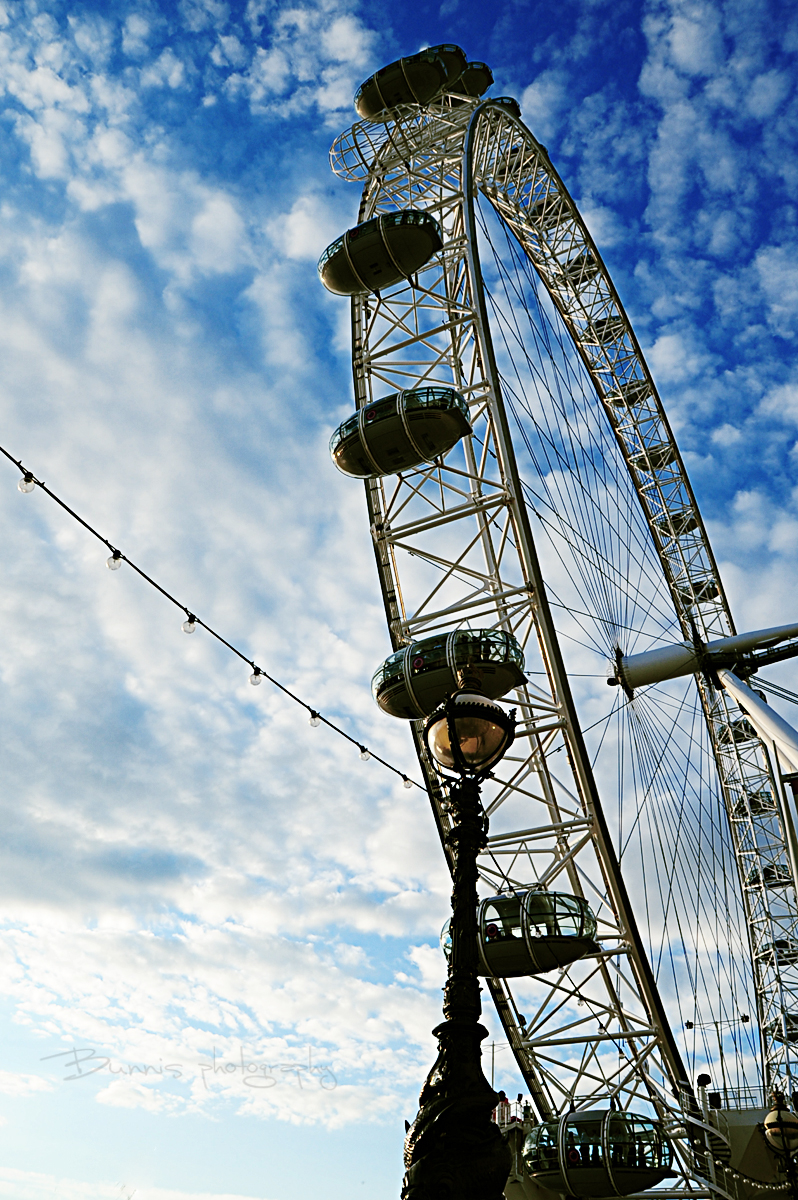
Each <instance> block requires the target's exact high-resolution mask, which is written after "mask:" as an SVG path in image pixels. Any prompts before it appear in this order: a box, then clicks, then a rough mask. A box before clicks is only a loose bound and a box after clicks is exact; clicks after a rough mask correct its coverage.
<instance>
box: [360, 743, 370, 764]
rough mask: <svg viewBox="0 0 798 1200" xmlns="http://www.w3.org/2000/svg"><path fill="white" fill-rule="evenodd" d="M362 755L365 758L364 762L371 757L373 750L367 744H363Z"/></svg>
mask: <svg viewBox="0 0 798 1200" xmlns="http://www.w3.org/2000/svg"><path fill="white" fill-rule="evenodd" d="M360 757H361V758H362V759H363V762H368V760H369V759H370V758H371V751H370V750H367V749H366V747H365V746H361V747H360Z"/></svg>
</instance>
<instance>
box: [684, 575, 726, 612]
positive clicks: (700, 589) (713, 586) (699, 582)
mask: <svg viewBox="0 0 798 1200" xmlns="http://www.w3.org/2000/svg"><path fill="white" fill-rule="evenodd" d="M691 582H692V591H690V590H688V589H687V588H680V589H679V596H680V598H681V600H682V603H683V604H685V605H686V606H687V607H689V606H690V605H691V604H692V603H693V599H694V598H695V603H696V604H706V603H708V601H710V600H714V599H715V598H716V597H717V596H719V595H720V588H719V587H718V585H717V583H716V581H715V580H714V579H711V578H710V579H693V580H692V581H691Z"/></svg>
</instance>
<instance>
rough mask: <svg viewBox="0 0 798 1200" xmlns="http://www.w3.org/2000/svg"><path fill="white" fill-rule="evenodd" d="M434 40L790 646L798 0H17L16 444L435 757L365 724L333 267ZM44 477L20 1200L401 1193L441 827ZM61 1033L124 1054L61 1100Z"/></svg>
mask: <svg viewBox="0 0 798 1200" xmlns="http://www.w3.org/2000/svg"><path fill="white" fill-rule="evenodd" d="M440 41H456V42H458V43H460V44H461V45H463V47H464V48H465V49H466V51H467V53H468V54H469V56H470V57H472V58H482V59H485V60H486V61H487V62H489V63H490V65H491V67H492V68H493V71H494V74H495V76H496V86H495V88H494V93H495V94H511V95H515V96H516V97H517V98H518V99H519V100H520V102H521V106H522V111H523V115H524V118H525V120H526V121H527V123H528V124H529V126H530V128H531V129H532V131H533V132H534V133H535V134H536V135H537V136H538V137H540V138H541V140H543V141H544V142H545V144H546V145H547V146H548V149H549V151H550V154H551V156H552V159H553V161H554V163H555V165H556V166H557V167H558V169H559V171H560V173H561V174H562V176H563V178H564V180H565V182H566V184H567V186H568V187H569V188H570V189H571V191H572V193H573V195H574V196H575V198H576V200H577V203H578V204H579V205H580V207H581V209H582V211H583V213H584V215H585V216H586V219H587V221H588V224H589V226H590V228H591V230H592V232H593V234H594V236H595V238H596V240H597V242H598V244H599V248H600V249H601V251H602V254H603V255H604V257H605V260H606V261H607V263H608V265H609V268H610V271H611V273H612V274H613V277H614V279H615V282H616V284H617V286H618V288H619V290H620V293H621V296H622V298H623V300H624V303H625V304H626V306H627V308H628V310H629V312H630V314H631V316H632V319H633V323H634V325H635V328H636V331H637V333H638V336H639V338H640V340H641V343H642V345H643V347H644V350H645V352H646V354H647V356H648V359H649V362H650V364H651V366H652V369H653V371H654V374H655V377H656V379H657V381H658V384H659V386H660V390H661V393H662V396H663V399H664V401H665V404H666V407H667V409H668V412H669V415H670V416H671V419H672V421H673V423H674V426H675V428H676V432H677V437H678V439H679V442H680V445H681V447H682V449H683V450H684V452H685V457H686V460H687V463H688V467H689V470H690V472H691V477H692V480H693V483H694V486H695V488H696V490H697V493H698V498H699V503H700V505H701V507H702V510H703V512H704V514H705V516H706V517H707V519H708V524H709V528H710V533H711V536H712V538H713V543H714V546H715V550H716V554H717V555H718V558H719V560H720V564H721V570H722V573H723V576H724V580H725V582H726V584H727V587H728V589H729V593H730V596H731V599H732V603H733V606H734V610H735V615H736V617H737V620H738V624H739V625H740V627H741V628H746V627H749V628H755V627H759V626H762V625H767V624H776V623H782V622H787V621H792V620H794V619H795V605H794V602H793V600H792V597H793V596H794V594H795V585H796V582H798V570H796V563H795V549H796V545H798V488H796V462H797V461H798V368H796V363H795V345H796V332H798V270H797V269H796V266H795V263H796V245H797V243H798V231H797V230H796V221H797V213H796V204H795V199H794V198H795V194H796V182H798V156H796V136H797V134H798V98H796V89H795V78H796V71H795V62H796V53H798V14H796V13H795V12H794V9H793V8H792V6H790V5H788V4H786V3H781V4H778V3H776V4H766V3H761V2H759V0H745V2H739V3H725V4H723V3H716V2H710V0H697V2H695V3H675V2H662V3H644V4H641V3H623V2H620V3H619V2H617V0H611V2H606V3H604V2H597V3H581V4H568V3H565V4H560V5H551V4H544V3H520V2H517V3H507V4H505V5H503V6H501V9H500V10H499V12H498V15H496V16H493V15H491V14H490V13H489V12H488V9H487V6H485V5H482V4H477V3H475V2H474V0H444V2H443V3H442V4H440V5H438V4H417V5H416V6H414V7H413V8H410V7H409V6H396V5H388V4H385V3H382V2H379V0H378V2H377V3H372V4H369V5H368V6H362V7H361V6H360V5H358V4H356V3H346V2H345V0H320V2H319V3H310V4H297V5H294V6H292V5H290V4H287V3H280V2H274V3H267V2H265V0H264V2H261V0H250V2H249V3H248V4H244V3H234V2H231V3H223V2H221V0H185V2H184V3H182V4H166V3H156V2H153V3H135V2H134V3H129V4H123V3H119V4H115V5H113V6H109V5H107V4H57V3H38V4H37V3H26V2H25V0H16V2H15V3H6V4H5V5H0V62H1V63H2V67H1V68H0V79H2V84H3V88H4V94H3V113H2V120H0V172H1V173H2V192H1V193H0V197H1V198H0V361H2V372H0V410H1V411H2V421H1V422H0V428H1V429H2V435H1V436H0V442H2V444H3V445H5V446H6V447H7V448H8V449H9V450H10V451H11V452H12V453H13V454H14V455H15V456H16V457H19V458H22V459H23V461H24V462H25V464H26V465H27V466H29V467H30V468H31V469H32V470H33V471H34V472H35V473H36V474H37V475H38V476H39V477H40V478H43V479H44V480H45V481H46V482H47V483H48V485H50V486H51V487H52V488H54V490H56V491H57V492H59V493H60V494H61V495H63V497H64V499H65V500H66V501H67V502H68V503H70V504H71V505H72V506H73V507H75V508H77V510H78V511H79V512H81V513H82V514H83V515H84V516H85V517H86V518H87V519H88V520H90V521H92V522H94V523H95V524H97V525H98V526H99V527H100V528H101V530H102V531H103V532H104V533H105V534H106V536H107V537H109V538H110V539H111V540H112V541H113V543H114V544H115V545H118V546H119V547H121V548H122V550H123V551H124V552H125V553H126V554H128V555H129V556H130V557H131V558H133V559H134V560H135V561H137V562H138V563H140V565H141V566H142V567H143V568H144V569H145V570H147V571H148V572H149V573H150V574H152V575H154V576H155V577H156V578H157V579H158V580H159V581H160V582H161V583H163V585H164V586H165V587H168V588H169V589H170V590H172V591H173V592H175V593H176V594H177V595H178V596H179V597H180V598H181V599H183V600H184V602H185V603H186V604H187V605H189V606H190V607H191V608H192V609H193V611H195V612H197V613H198V614H199V615H200V616H201V617H202V618H203V619H204V620H206V621H207V622H208V623H209V624H211V625H213V626H215V627H216V628H218V629H219V630H220V631H221V632H222V633H224V634H225V636H227V637H228V638H229V639H230V640H232V641H233V642H235V643H236V644H237V645H240V646H241V647H242V648H243V649H244V650H245V651H246V652H247V653H249V654H251V655H252V656H254V657H256V658H257V660H258V661H259V662H262V663H263V665H264V667H266V668H267V669H269V670H271V671H272V672H273V673H274V674H275V675H277V676H278V677H279V678H280V679H282V680H283V681H284V682H285V683H286V684H287V685H288V686H290V687H292V688H293V689H295V690H296V691H297V692H299V694H300V695H302V696H304V697H306V698H307V699H308V700H309V701H310V702H311V703H313V704H314V705H315V706H316V707H318V708H319V709H321V710H322V711H323V712H324V713H325V714H327V715H329V716H330V717H331V718H334V719H336V720H339V721H340V722H341V723H343V724H345V725H346V727H347V728H348V729H350V730H352V731H353V733H355V735H356V736H357V737H358V738H359V739H361V740H362V741H364V742H366V743H367V744H368V745H370V746H372V747H373V748H374V749H375V750H377V751H379V752H380V753H382V754H383V755H384V756H386V757H388V758H389V759H390V760H391V761H393V762H395V763H396V764H397V765H398V766H400V767H401V768H402V769H405V770H408V772H411V770H412V767H413V758H412V751H411V745H410V741H409V737H408V735H407V731H406V730H405V729H404V728H403V727H402V726H401V725H400V724H399V723H392V722H390V721H388V720H387V719H385V718H382V717H381V716H380V715H379V713H378V712H377V711H376V709H375V708H374V707H373V704H372V700H371V696H370V693H369V687H368V684H369V680H370V677H371V673H372V671H373V669H374V668H375V666H376V665H377V664H378V663H379V661H380V660H381V659H382V658H383V657H384V655H385V654H386V653H387V652H388V651H389V646H388V642H387V635H386V632H385V629H384V622H383V616H382V605H381V601H380V598H379V594H378V587H377V582H376V576H375V572H374V567H373V559H372V551H371V546H370V539H369V537H368V529H367V521H366V514H365V506H364V501H363V496H362V492H361V489H360V488H359V487H358V486H357V484H354V483H352V482H351V481H348V480H346V479H344V478H343V477H342V476H340V475H338V474H337V473H336V472H335V470H334V469H333V467H332V465H331V464H330V462H329V458H328V455H327V441H328V438H329V435H330V432H331V430H332V428H333V427H334V426H335V425H336V424H337V423H338V421H340V420H341V419H342V418H343V417H344V416H345V415H346V414H347V413H348V411H349V410H350V406H351V403H352V401H351V376H350V368H349V361H348V328H347V326H348V313H347V306H346V304H345V303H344V302H341V301H339V300H337V299H336V298H334V297H332V296H330V295H328V294H326V293H325V292H324V291H323V289H322V288H321V287H320V286H319V284H318V281H317V278H316V266H315V264H316V259H317V257H318V255H319V253H320V252H321V251H322V250H323V249H324V247H325V246H326V245H327V243H328V242H329V241H331V240H332V239H333V238H334V237H335V236H337V235H338V234H339V233H340V232H342V231H343V230H344V229H345V228H346V227H347V225H349V224H351V223H353V221H354V219H355V214H356V209H357V203H358V199H359V197H358V194H357V190H356V188H355V187H353V186H352V185H347V184H345V183H343V182H341V181H339V180H337V179H335V178H334V177H333V175H332V174H331V173H330V170H329V166H328V160H327V153H328V149H329V145H330V143H331V142H332V140H333V138H334V137H335V136H336V135H337V134H338V133H339V132H340V131H341V130H342V129H344V128H345V127H346V126H347V125H348V124H349V123H350V122H351V121H352V120H353V119H354V112H353V109H352V107H351V97H352V94H353V92H354V90H355V88H356V87H357V85H358V84H359V83H360V82H361V81H362V80H363V79H364V78H365V77H366V76H367V75H369V74H370V73H371V72H372V71H374V70H376V69H377V68H378V67H380V66H382V65H383V64H385V63H387V62H389V61H391V60H392V59H393V58H395V57H398V56H399V55H401V54H403V53H411V52H413V51H415V50H417V49H418V48H420V47H421V46H423V45H427V44H434V43H436V42H440ZM16 481H17V476H16V473H15V470H14V468H13V467H11V466H10V465H9V466H8V467H7V468H5V467H2V466H0V527H1V528H2V536H1V537H0V556H1V558H2V570H0V608H1V609H2V613H3V629H4V636H3V641H2V645H0V709H1V710H2V719H0V761H2V764H3V767H2V779H3V788H2V793H1V796H2V799H0V804H2V827H3V830H4V837H3V840H2V846H0V864H1V867H0V896H1V897H2V914H3V916H2V922H1V923H0V929H1V930H2V939H0V1047H2V1053H0V1120H2V1122H3V1123H2V1124H0V1195H8V1196H12V1197H14V1198H15V1200H40V1198H41V1200H44V1198H45V1197H50V1196H56V1195H57V1196H63V1197H69V1198H70V1200H72V1198H74V1200H84V1198H85V1200H89V1198H91V1200H94V1198H95V1197H96V1198H98V1200H106V1198H111V1197H114V1198H119V1197H121V1198H124V1197H127V1196H130V1195H132V1194H133V1192H135V1194H136V1196H137V1197H138V1200H142V1198H143V1200H189V1198H193V1200H196V1198H198V1197H214V1198H215V1200H223V1198H224V1197H227V1198H229V1197H237V1198H241V1197H246V1198H254V1197H263V1198H264V1200H288V1197H289V1196H290V1197H291V1200H305V1198H307V1200H309V1198H310V1197H311V1196H315V1195H317V1194H318V1192H319V1190H320V1188H323V1189H324V1193H325V1194H326V1195H327V1196H329V1197H330V1200H338V1197H343V1196H344V1195H346V1196H351V1193H352V1191H354V1192H355V1193H356V1194H357V1193H358V1191H361V1190H362V1194H363V1195H364V1196H368V1197H369V1200H388V1197H393V1196H395V1195H396V1194H398V1186H399V1179H400V1175H401V1158H400V1156H401V1142H402V1136H403V1120H404V1118H405V1117H407V1118H412V1116H413V1114H414V1111H415V1106H416V1100H417V1093H418V1088H419V1086H420V1084H421V1082H422V1080H423V1077H424V1074H425V1073H426V1070H427V1069H428V1067H429V1065H430V1064H431V1061H432V1056H433V1040H432V1038H431V1036H430V1030H431V1028H432V1026H433V1025H434V1024H435V1023H436V1021H437V1018H438V1012H439V1003H440V987H441V984H442V981H443V968H442V960H441V958H440V955H439V952H438V949H437V934H438V930H439V929H440V926H441V924H442V922H443V919H444V917H445V915H446V909H447V905H448V898H447V893H448V888H447V879H446V875H445V872H444V869H443V863H442V855H441V852H440V848H439V846H438V845H437V841H436V835H435V830H434V826H433V822H432V818H431V816H430V813H429V810H428V806H427V805H426V802H425V799H424V796H423V795H422V793H421V792H420V791H418V790H417V789H414V790H413V791H412V792H408V791H406V790H405V789H403V788H402V787H401V784H399V785H398V786H397V784H396V783H395V782H394V779H393V777H391V776H390V775H388V774H387V773H386V772H384V771H383V770H381V768H379V766H378V765H376V764H375V763H374V762H370V763H363V762H361V761H360V759H359V758H358V755H357V752H356V751H355V750H353V749H352V748H351V747H350V746H348V745H347V744H346V743H344V742H343V741H340V740H339V739H337V738H335V737H334V736H333V735H331V734H330V733H329V732H328V731H325V730H324V729H323V728H322V729H317V730H312V729H310V728H309V726H308V723H307V716H306V714H304V713H303V712H302V710H300V709H297V708H295V707H293V706H292V705H290V703H288V702H286V701H285V700H284V699H282V698H281V697H280V695H279V694H278V693H276V692H274V691H272V690H270V689H269V687H268V685H264V686H263V687H260V688H258V689H254V688H252V687H250V685H249V683H248V681H247V676H248V672H247V670H246V668H245V667H244V666H243V665H242V664H240V663H238V662H237V661H236V660H235V659H234V658H233V657H232V656H230V655H229V654H228V653H227V652H226V651H224V650H223V649H221V648H219V647H217V646H215V645H214V644H212V643H211V641H210V639H209V638H208V637H207V636H206V635H205V634H203V633H202V632H201V631H200V632H198V633H196V634H195V635H193V636H192V637H191V638H188V637H185V636H184V635H183V634H182V633H181V631H180V620H181V618H180V615H179V614H178V613H177V612H176V611H175V610H173V609H171V608H170V606H169V605H167V604H166V603H165V602H164V601H163V600H162V599H161V598H159V597H158V596H157V595H156V594H155V593H154V592H152V591H151V590H150V589H148V588H146V587H145V586H144V585H143V584H142V583H141V581H140V580H138V579H137V578H136V577H135V576H134V575H133V574H132V572H130V570H129V569H128V568H123V569H121V570H120V571H118V572H109V571H107V570H106V569H105V566H104V561H105V557H106V553H107V552H104V551H103V548H102V547H101V546H98V544H96V543H94V542H93V541H92V540H91V539H90V538H89V537H88V536H87V535H86V534H85V533H84V532H83V531H82V530H81V529H80V528H79V527H77V526H76V525H75V524H73V523H72V522H70V521H69V520H68V518H66V517H65V515H64V514H63V513H61V512H59V511H58V510H57V509H56V508H55V507H54V506H53V505H52V504H51V503H50V502H49V501H48V500H47V499H46V497H45V496H43V495H42V494H41V493H40V492H39V491H38V490H37V491H34V492H33V493H32V494H30V495H21V494H20V493H19V492H18V490H17V488H16ZM775 676H776V673H775V672H774V677H775ZM778 677H779V678H783V680H784V682H786V683H788V684H789V682H790V677H789V673H786V674H785V673H783V674H782V675H780V676H778ZM786 715H789V714H786ZM488 1021H489V1024H491V1028H492V1029H494V1030H495V1028H496V1026H495V1022H494V1021H493V1019H492V1017H491V1015H490V1014H488ZM497 1036H498V1034H497ZM70 1048H71V1049H72V1051H73V1052H74V1051H76V1050H80V1051H81V1052H83V1053H82V1056H81V1059H80V1061H81V1062H85V1061H89V1060H88V1058H87V1055H88V1052H89V1051H93V1052H94V1058H93V1060H91V1061H93V1062H94V1063H95V1064H100V1063H102V1064H103V1065H102V1066H101V1067H99V1069H97V1070H96V1071H94V1073H93V1074H91V1075H89V1074H86V1075H82V1074H79V1078H77V1079H68V1078H67V1076H68V1075H69V1074H70V1070H68V1069H67V1068H68V1066H69V1063H70V1062H72V1061H74V1059H70V1058H69V1054H68V1053H67V1052H68V1051H69V1050H70ZM214 1052H215V1054H216V1056H217V1058H216V1059H214ZM51 1055H52V1056H59V1055H60V1057H49V1056H51ZM508 1060H509V1054H508V1052H507V1051H506V1049H503V1048H502V1047H499V1049H498V1052H497V1055H496V1064H497V1072H498V1073H497V1083H501V1084H503V1085H504V1086H506V1087H507V1089H508V1091H511V1092H513V1093H514V1092H516V1091H517V1090H518V1088H519V1087H520V1084H519V1082H518V1080H517V1078H516V1077H515V1076H514V1074H513V1073H512V1071H511V1070H510V1069H509V1061H508ZM300 1062H301V1063H302V1064H305V1067H304V1069H303V1070H302V1071H300V1070H298V1067H297V1064H298V1063H300ZM214 1063H224V1064H227V1065H228V1066H229V1065H234V1069H233V1070H232V1071H230V1070H227V1069H226V1070H225V1073H224V1074H223V1073H222V1072H221V1071H219V1070H214V1069H213V1067H214ZM169 1064H171V1065H172V1067H173V1068H174V1069H173V1070H171V1071H168V1070H166V1066H167V1065H169ZM208 1064H210V1066H209V1065H208ZM236 1064H237V1065H236ZM145 1067H149V1068H150V1070H149V1072H148V1073H146V1074H145V1073H144V1071H143V1068H145ZM159 1067H160V1068H163V1071H162V1073H158V1068H159ZM178 1070H179V1075H178V1074H176V1071H178ZM71 1073H72V1074H75V1071H72V1072H71ZM247 1079H248V1080H249V1081H250V1082H246V1080H247ZM253 1079H257V1080H258V1081H260V1080H262V1081H263V1086H260V1085H259V1086H257V1087H256V1086H254V1084H253V1083H252V1082H251V1081H252V1080H253ZM269 1081H272V1082H269Z"/></svg>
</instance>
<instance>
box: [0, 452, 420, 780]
mask: <svg viewBox="0 0 798 1200" xmlns="http://www.w3.org/2000/svg"><path fill="white" fill-rule="evenodd" d="M0 453H2V454H4V455H5V457H6V458H7V459H8V460H9V462H12V463H13V464H14V466H15V467H17V469H18V470H19V471H21V473H22V478H21V479H20V481H19V483H18V484H17V487H18V488H19V490H20V491H21V492H32V491H33V489H34V488H35V487H38V488H41V490H42V491H43V492H44V493H45V494H46V495H48V496H49V497H50V499H51V500H54V501H55V503H56V504H57V505H58V506H59V507H60V508H63V510H64V512H66V513H68V514H69V516H70V517H72V519H73V520H75V521H77V522H78V524H79V525H82V526H83V528H84V529H86V530H87V531H88V532H89V533H90V534H91V535H92V537H95V538H96V539H97V541H98V542H102V544H103V545H104V546H107V548H108V549H109V550H110V551H111V554H110V556H109V558H108V559H107V561H106V565H107V566H108V567H109V569H110V570H112V571H115V570H116V569H117V568H118V567H121V565H122V563H127V565H128V566H129V567H130V568H131V569H132V570H133V571H135V572H136V574H137V575H138V576H140V577H141V578H142V579H143V580H144V582H145V583H148V584H149V585H150V587H153V588H155V590H156V592H160V593H161V595H162V596H163V597H164V599H166V600H168V601H169V603H170V604H174V606H175V608H178V609H180V611H181V612H183V613H185V614H186V619H185V621H184V622H183V626H182V628H183V632H184V633H193V632H194V631H195V629H196V627H197V626H198V625H199V626H200V627H201V628H202V629H204V630H205V632H206V633H209V634H210V635H211V637H212V638H215V639H216V641H217V642H221V644H222V645H223V646H226V647H227V649H228V650H230V651H232V653H233V654H235V655H236V657H237V658H240V659H241V661H242V662H245V663H246V664H247V666H249V667H251V668H252V674H251V675H250V677H249V681H250V683H251V684H253V685H257V684H259V683H261V681H262V680H264V679H266V680H268V682H269V683H271V684H272V685H273V686H274V687H276V688H277V689H278V690H279V691H281V692H282V693H283V694H284V695H285V696H288V698H289V699H290V700H293V701H294V703H295V704H298V705H299V706H300V707H301V708H304V709H305V711H306V712H307V713H309V715H310V724H311V725H312V726H313V728H314V729H315V728H316V727H317V726H319V725H326V726H327V728H328V729H331V730H332V731H333V733H337V734H338V736H339V737H342V738H345V739H346V741H347V742H350V743H351V744H352V745H353V746H355V747H357V749H358V750H359V751H360V757H361V759H363V761H364V762H365V761H367V760H368V759H370V758H373V759H374V761H375V762H378V763H379V764H380V766H383V767H385V768H387V770H389V771H392V772H393V773H394V775H398V776H399V778H400V779H401V780H402V782H403V783H404V786H405V787H406V788H412V787H417V788H420V789H421V791H424V792H425V791H426V790H427V789H426V788H425V787H423V785H422V784H420V783H416V781H415V780H414V779H410V778H409V777H408V776H407V775H406V774H405V773H404V771H400V770H399V768H398V767H395V766H393V764H392V763H389V762H387V761H386V760H385V759H384V758H380V756H379V754H375V753H374V752H373V751H372V750H369V749H368V748H367V747H366V746H364V745H362V744H361V743H360V742H359V741H358V740H357V738H353V737H352V736H351V735H350V734H348V733H347V732H346V730H345V729H341V727H340V725H336V724H335V722H334V721H329V720H328V719H327V717H323V716H322V715H321V713H320V712H319V711H318V710H317V709H315V708H313V707H312V706H311V705H310V704H307V703H306V702H305V701H304V700H302V699H301V697H299V696H297V695H296V694H295V693H294V692H292V691H291V690H290V688H287V687H285V685H284V684H282V683H280V681H279V679H275V678H274V676H273V675H270V674H269V673H268V671H264V669H263V667H260V666H258V664H257V663H256V662H253V661H252V659H250V658H247V656H246V654H244V653H243V651H241V650H239V649H238V648H237V647H236V646H234V645H233V644H232V642H228V640H227V638H225V637H222V635H221V634H220V633H217V631H216V630H215V629H212V628H211V626H210V625H208V624H206V622H205V621H202V620H200V618H199V617H198V616H196V614H195V613H193V612H192V611H191V609H190V608H186V606H185V604H181V603H180V601H179V600H178V599H176V598H175V597H174V596H173V595H172V594H171V592H168V591H167V590H166V588H163V587H161V585H160V584H159V583H157V582H156V580H154V579H153V578H152V577H151V576H150V575H148V574H147V573H146V571H142V569H141V567H139V566H137V565H136V563H134V562H133V561H132V559H129V558H128V557H127V555H126V554H123V553H122V551H121V550H119V549H117V547H116V546H114V544H113V543H112V542H109V541H108V538H106V537H103V535H102V534H101V533H99V532H98V531H97V530H96V529H95V528H94V527H93V526H92V525H90V524H89V522H88V521H84V519H83V517H81V516H80V515H79V514H78V513H76V512H75V510H74V509H73V508H70V507H69V505H68V504H66V503H65V501H63V500H62V499H61V497H60V496H57V495H56V494H55V492H54V491H52V489H51V488H48V487H47V485H46V484H45V483H44V481H43V480H41V479H37V478H36V476H35V475H34V474H33V472H32V471H29V470H28V469H27V468H26V467H24V466H23V465H22V463H21V462H20V461H19V459H16V458H14V456H13V455H12V454H10V453H9V451H8V450H6V449H5V447H3V446H0Z"/></svg>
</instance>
